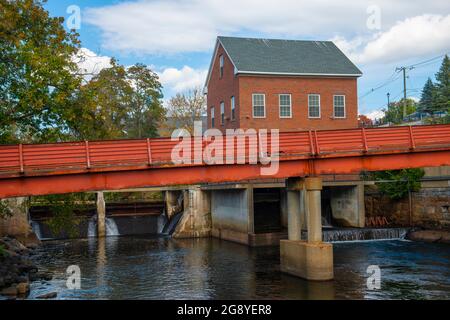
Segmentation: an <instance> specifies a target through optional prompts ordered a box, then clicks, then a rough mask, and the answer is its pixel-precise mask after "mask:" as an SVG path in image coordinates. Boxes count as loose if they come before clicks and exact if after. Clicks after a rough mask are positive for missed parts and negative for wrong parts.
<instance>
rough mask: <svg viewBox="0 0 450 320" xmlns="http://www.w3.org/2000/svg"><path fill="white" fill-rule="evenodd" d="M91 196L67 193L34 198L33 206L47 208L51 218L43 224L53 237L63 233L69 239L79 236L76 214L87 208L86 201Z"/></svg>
mask: <svg viewBox="0 0 450 320" xmlns="http://www.w3.org/2000/svg"><path fill="white" fill-rule="evenodd" d="M92 197H93V194H86V193H69V194H55V195H48V196H39V197H35V198H34V200H33V202H34V204H39V205H43V206H47V207H48V208H49V210H50V211H51V213H52V217H51V218H50V219H49V220H48V221H46V222H45V223H46V224H47V225H48V226H49V228H50V231H51V232H52V233H53V234H54V235H60V234H62V233H65V234H66V235H67V236H68V237H70V238H75V237H77V236H79V229H78V225H79V224H80V222H81V219H80V218H79V217H77V215H76V212H77V211H82V210H85V209H86V208H87V204H86V203H87V201H89V200H92V199H90V198H92Z"/></svg>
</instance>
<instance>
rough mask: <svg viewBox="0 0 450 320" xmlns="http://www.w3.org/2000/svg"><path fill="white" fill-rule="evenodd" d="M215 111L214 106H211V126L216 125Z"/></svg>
mask: <svg viewBox="0 0 450 320" xmlns="http://www.w3.org/2000/svg"><path fill="white" fill-rule="evenodd" d="M214 113H215V112H214V107H211V128H214V127H215V126H216V118H215V114H214Z"/></svg>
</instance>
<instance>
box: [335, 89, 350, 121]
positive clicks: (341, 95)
mask: <svg viewBox="0 0 450 320" xmlns="http://www.w3.org/2000/svg"><path fill="white" fill-rule="evenodd" d="M334 97H344V116H343V117H338V116H336V108H335V107H336V106H335V104H334ZM333 118H336V119H345V118H347V106H346V103H345V94H335V95H333Z"/></svg>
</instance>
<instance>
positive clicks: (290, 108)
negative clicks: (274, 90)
mask: <svg viewBox="0 0 450 320" xmlns="http://www.w3.org/2000/svg"><path fill="white" fill-rule="evenodd" d="M281 96H289V116H282V115H281ZM278 115H279V116H280V118H282V119H289V118H292V95H291V94H290V93H280V94H279V95H278Z"/></svg>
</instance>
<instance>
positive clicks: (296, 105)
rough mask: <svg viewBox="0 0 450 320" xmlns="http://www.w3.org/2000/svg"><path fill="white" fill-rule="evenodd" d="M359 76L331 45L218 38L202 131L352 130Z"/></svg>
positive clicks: (331, 43)
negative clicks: (253, 129) (206, 129)
mask: <svg viewBox="0 0 450 320" xmlns="http://www.w3.org/2000/svg"><path fill="white" fill-rule="evenodd" d="M361 75H362V73H361V71H360V70H359V69H358V68H357V67H356V66H355V65H354V64H353V63H352V62H351V61H350V60H349V59H348V58H347V57H346V56H345V55H344V54H343V53H342V52H341V51H340V50H339V49H338V48H337V47H336V46H335V45H334V43H333V42H331V41H296V40H295V41H294V40H269V39H249V38H234V37H218V38H217V42H216V46H215V49H214V54H213V57H212V60H211V64H210V68H209V72H208V76H207V80H206V87H205V92H206V94H207V107H208V108H207V110H208V112H207V113H208V128H211V127H214V128H218V129H220V130H222V131H223V130H225V129H227V128H244V129H246V128H255V129H260V128H268V129H271V128H278V129H280V130H281V131H290V130H305V129H338V128H356V127H358V120H357V117H358V101H357V78H358V77H360V76H361Z"/></svg>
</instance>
